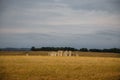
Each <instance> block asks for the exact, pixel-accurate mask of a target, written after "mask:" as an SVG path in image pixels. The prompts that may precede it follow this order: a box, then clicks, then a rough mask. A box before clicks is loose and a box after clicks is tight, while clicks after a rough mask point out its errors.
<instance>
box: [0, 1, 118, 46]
mask: <svg viewBox="0 0 120 80" xmlns="http://www.w3.org/2000/svg"><path fill="white" fill-rule="evenodd" d="M119 5H120V0H0V47H1V48H4V47H18V48H20V47H31V46H35V47H43V46H44V47H45V46H49V47H65V46H67V47H75V48H82V47H86V48H112V47H117V48H120V6H119Z"/></svg>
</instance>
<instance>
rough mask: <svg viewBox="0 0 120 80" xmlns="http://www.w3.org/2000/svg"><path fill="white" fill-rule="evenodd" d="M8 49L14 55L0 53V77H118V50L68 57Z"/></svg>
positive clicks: (43, 79) (62, 79)
mask: <svg viewBox="0 0 120 80" xmlns="http://www.w3.org/2000/svg"><path fill="white" fill-rule="evenodd" d="M1 53H2V54H3V53H4V54H5V53H6V52H1ZM7 53H8V52H7ZM7 53H6V54H7ZM11 53H13V54H16V55H13V54H12V55H6V56H5V55H1V56H0V80H120V57H119V56H120V54H116V53H89V52H87V53H82V52H81V53H79V54H80V56H71V57H65V56H45V55H44V56H42V55H37V54H39V53H40V52H29V53H31V54H32V53H36V55H30V56H25V55H18V54H22V53H26V52H11ZM43 53H44V52H42V53H41V54H43ZM8 54H9V53H8Z"/></svg>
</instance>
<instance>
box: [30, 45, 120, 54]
mask: <svg viewBox="0 0 120 80" xmlns="http://www.w3.org/2000/svg"><path fill="white" fill-rule="evenodd" d="M58 50H63V51H66V50H67V51H82V52H114V53H120V48H110V49H87V48H81V49H76V48H72V47H41V48H35V47H34V46H33V47H32V48H31V51H58Z"/></svg>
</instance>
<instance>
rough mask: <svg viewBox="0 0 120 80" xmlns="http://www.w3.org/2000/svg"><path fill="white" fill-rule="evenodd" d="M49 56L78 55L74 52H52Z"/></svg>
mask: <svg viewBox="0 0 120 80" xmlns="http://www.w3.org/2000/svg"><path fill="white" fill-rule="evenodd" d="M48 56H78V54H75V53H73V52H72V51H52V52H49V53H48Z"/></svg>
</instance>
